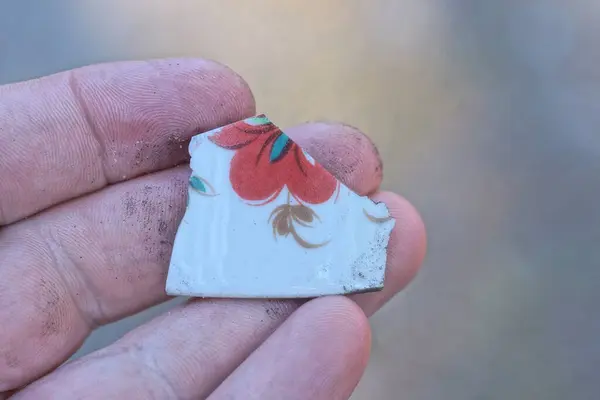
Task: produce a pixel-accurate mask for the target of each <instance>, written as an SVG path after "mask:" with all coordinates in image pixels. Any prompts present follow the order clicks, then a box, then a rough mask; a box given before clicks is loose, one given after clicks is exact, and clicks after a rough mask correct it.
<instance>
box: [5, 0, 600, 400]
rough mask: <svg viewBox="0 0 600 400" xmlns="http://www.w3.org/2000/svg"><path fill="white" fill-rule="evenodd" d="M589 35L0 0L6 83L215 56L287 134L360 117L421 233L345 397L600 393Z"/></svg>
mask: <svg viewBox="0 0 600 400" xmlns="http://www.w3.org/2000/svg"><path fill="white" fill-rule="evenodd" d="M599 39H600V2H597V1H590V0H569V1H565V0H539V1H538V0H525V1H524V0H502V1H497V0H490V1H487V0H462V1H461V0H377V1H375V0H372V1H358V0H322V1H320V2H308V1H301V0H288V1H286V2H282V1H277V0H255V1H252V2H249V1H248V2H242V1H236V0H221V1H208V0H204V1H200V0H189V1H186V0H145V1H142V0H129V1H120V0H97V1H94V0H54V1H44V0H37V1H34V0H3V1H2V3H1V4H0V83H8V82H14V81H18V80H24V79H28V78H32V77H37V76H40V75H45V74H49V73H53V72H57V71H59V70H64V69H69V68H73V67H78V66H82V65H86V64H91V63H96V62H104V61H113V60H125V59H144V58H155V57H169V56H194V57H208V58H212V59H216V60H219V61H221V62H223V63H225V64H228V65H229V66H231V67H232V68H233V69H235V70H237V71H238V72H239V73H240V74H241V75H243V76H244V77H245V78H246V80H247V81H248V82H249V83H250V85H251V86H252V87H253V89H254V93H255V95H256V99H257V103H258V110H259V111H261V112H267V113H268V114H269V116H271V117H272V118H273V119H274V120H275V121H277V122H278V124H280V125H282V126H287V125H292V124H296V123H299V122H303V121H305V120H314V119H323V118H325V119H332V120H342V121H345V122H348V123H350V124H352V125H355V126H357V127H359V128H361V129H362V130H363V131H365V132H368V133H369V134H370V135H371V137H372V138H373V140H374V141H375V142H376V143H377V145H378V146H379V148H380V150H381V153H382V156H383V159H384V163H385V172H386V175H385V182H384V183H385V186H386V188H388V189H393V190H395V191H398V192H400V193H402V194H403V195H404V196H406V197H407V198H408V199H409V200H410V201H412V202H413V203H414V204H415V205H416V206H417V208H419V210H420V211H421V212H422V215H423V217H424V219H425V222H426V225H427V227H428V232H429V240H430V243H429V254H428V257H427V260H426V264H425V267H424V268H423V270H422V272H421V273H420V275H419V276H418V278H417V279H416V281H415V282H414V284H412V285H411V286H410V287H409V288H408V289H407V290H406V291H404V292H403V293H402V294H400V295H399V296H397V297H396V298H395V299H394V300H393V301H392V302H391V303H389V304H388V305H387V306H386V307H385V308H384V309H383V310H382V311H380V312H379V313H378V314H377V315H375V316H374V317H373V318H372V323H373V329H374V333H373V334H374V344H373V352H372V359H371V363H370V365H369V368H368V370H367V373H366V375H365V377H364V379H363V381H362V382H361V384H360V385H359V387H358V388H357V390H356V392H355V395H354V397H353V399H356V400H361V399H409V400H413V399H414V400H430V399H431V400H437V399H451V400H454V399H457V400H458V399H461V400H462V399H544V400H551V399H598V398H600V379H598V376H599V375H598V371H597V370H596V368H597V367H598V366H599V365H600V340H599V339H600V212H598V209H597V208H598V203H599V195H600V67H599V65H600V45H599V42H598V40H599ZM167 307H169V305H168V304H167V305H163V306H160V307H157V308H155V309H153V310H150V311H148V312H146V313H144V314H141V315H138V316H135V317H133V318H130V319H127V320H125V321H121V322H118V323H116V324H112V325H109V326H106V327H103V328H101V329H99V330H98V331H96V332H95V333H94V334H93V335H92V336H91V337H90V339H89V340H88V341H87V342H86V343H85V345H84V347H83V348H82V349H81V351H80V353H79V354H83V353H86V352H89V351H92V350H94V349H96V348H98V347H101V346H104V345H106V344H108V343H110V342H112V341H114V340H115V339H116V338H118V337H120V336H121V335H122V334H123V333H124V332H125V331H127V330H128V329H131V328H132V327H133V326H135V325H136V324H139V323H140V322H142V321H145V320H146V319H148V318H150V317H152V316H153V315H155V314H156V313H158V312H160V311H162V310H164V309H165V308H167Z"/></svg>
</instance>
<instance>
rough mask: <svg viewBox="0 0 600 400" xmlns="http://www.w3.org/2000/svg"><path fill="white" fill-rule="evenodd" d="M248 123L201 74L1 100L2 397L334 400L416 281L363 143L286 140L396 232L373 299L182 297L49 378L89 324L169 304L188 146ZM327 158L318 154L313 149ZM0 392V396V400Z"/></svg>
mask: <svg viewBox="0 0 600 400" xmlns="http://www.w3.org/2000/svg"><path fill="white" fill-rule="evenodd" d="M254 113H255V105H254V99H253V96H252V94H251V92H250V89H249V88H248V86H247V85H246V83H245V82H244V81H243V80H242V79H241V78H240V77H238V76H237V75H235V74H234V73H233V72H232V71H230V70H229V69H227V68H225V67H223V66H221V65H218V64H216V63H213V62H208V61H203V60H194V59H187V60H161V61H149V62H124V63H115V64H105V65H96V66H90V67H86V68H81V69H76V70H72V71H67V72H63V73H59V74H56V75H52V76H48V77H44V78H41V79H37V80H33V81H28V82H22V83H17V84H12V85H6V86H0V271H1V276H2V278H1V280H0V326H1V327H2V328H1V331H0V332H1V333H0V392H4V396H8V394H9V393H12V392H13V391H14V393H15V394H14V398H15V399H35V400H39V399H61V400H65V399H117V398H118V399H121V398H123V399H192V398H194V399H195V398H206V397H209V398H211V399H286V400H293V399H347V398H348V397H349V396H350V394H351V393H352V391H353V389H354V387H355V385H356V384H357V382H358V380H359V378H360V377H361V374H362V373H363V370H364V368H365V366H366V364H367V359H368V356H369V346H370V330H369V324H368V321H367V318H366V316H370V315H372V314H373V313H374V312H375V311H376V310H377V309H378V308H380V307H381V306H382V305H383V304H384V303H385V302H386V301H387V300H389V299H390V298H391V297H392V296H393V295H394V294H395V293H396V292H397V291H399V290H400V289H402V288H403V287H404V286H405V285H406V284H407V283H408V282H409V281H410V280H411V279H412V277H413V276H414V275H415V273H416V271H417V269H418V267H419V265H420V263H421V261H422V258H423V255H424V251H425V233H424V228H423V224H422V222H421V219H420V218H419V216H418V214H417V213H416V212H415V210H414V209H413V208H412V207H411V206H410V205H409V204H408V203H407V202H406V201H405V200H403V199H402V198H401V197H399V196H397V195H395V194H392V193H388V192H379V191H378V188H379V185H380V183H381V179H382V167H381V161H380V160H379V157H378V154H377V150H376V149H375V148H374V146H373V144H372V143H371V142H370V141H369V139H367V137H366V136H364V135H363V134H362V133H360V132H359V131H357V130H356V129H354V128H351V127H349V126H345V125H341V124H334V123H307V124H303V125H299V126H296V127H293V128H290V129H287V130H286V132H287V133H288V134H289V135H290V137H292V139H294V140H296V141H297V142H298V143H299V144H300V145H302V146H304V147H305V148H306V149H307V150H308V151H309V153H311V154H313V156H314V157H315V158H316V159H317V160H319V161H320V162H321V163H322V164H324V166H325V167H326V168H328V169H329V170H330V171H332V172H333V173H334V174H336V175H337V176H338V178H340V179H341V180H342V181H343V182H344V183H345V184H346V185H348V186H349V187H350V188H352V189H354V190H355V191H357V192H358V193H361V194H371V195H372V196H373V198H374V199H376V200H379V201H384V202H385V203H387V205H388V207H389V208H390V210H391V213H392V215H393V216H394V217H395V218H396V219H397V224H396V228H395V230H394V232H393V233H392V237H391V239H390V245H389V257H388V265H387V271H386V282H385V289H384V290H383V291H381V292H377V293H370V294H361V295H355V296H350V297H349V298H347V297H324V298H318V299H315V300H312V301H309V302H306V303H303V304H302V303H301V302H299V301H293V300H290V301H264V300H226V299H223V300H200V299H198V300H192V301H189V302H187V303H186V304H184V305H182V306H179V307H177V308H175V309H174V310H172V311H170V312H167V313H165V314H164V315H162V316H159V317H158V318H156V319H154V320H153V321H151V322H149V323H147V324H145V325H143V326H141V327H139V328H137V329H135V330H134V331H132V332H130V333H129V334H127V335H126V336H125V337H123V338H122V339H121V340H119V341H117V342H116V343H114V344H112V345H111V346H108V347H107V348H104V349H102V350H100V351H97V352H95V353H92V354H89V355H88V356H85V357H83V358H80V359H78V360H76V361H73V362H69V363H66V364H64V365H62V366H60V367H59V368H57V367H58V366H59V365H60V364H61V363H63V362H64V361H65V360H66V359H67V358H68V357H69V356H71V355H72V354H73V353H74V352H75V351H76V350H77V348H78V347H79V346H80V345H81V344H82V342H83V341H84V339H85V338H86V336H88V335H89V333H90V332H91V331H92V330H93V329H94V328H96V327H98V326H100V325H102V324H106V323H108V322H111V321H115V320H118V319H120V318H123V317H125V316H128V315H131V314H133V313H136V312H139V311H141V310H143V309H145V308H147V307H149V306H152V305H154V304H157V303H159V302H162V301H165V300H167V299H168V298H167V296H166V295H165V289H164V287H165V277H166V272H167V266H168V261H169V257H170V250H171V246H172V243H173V238H174V235H175V231H176V229H177V224H178V222H179V220H180V218H181V217H182V215H183V212H184V209H185V198H186V190H187V177H188V176H189V171H188V168H187V167H186V166H185V165H184V163H185V162H186V160H187V140H188V139H189V138H190V137H191V136H192V135H194V134H195V133H198V132H202V131H207V130H209V129H212V128H215V127H218V126H221V125H225V124H228V123H231V122H234V121H237V120H240V119H243V118H245V117H248V116H251V115H253V114H254ZM322 149H326V150H322ZM2 396H3V395H2V394H0V398H2Z"/></svg>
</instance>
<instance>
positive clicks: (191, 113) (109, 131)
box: [0, 59, 254, 226]
mask: <svg viewBox="0 0 600 400" xmlns="http://www.w3.org/2000/svg"><path fill="white" fill-rule="evenodd" d="M252 114H254V98H253V96H252V93H251V91H250V89H249V88H248V85H247V84H246V83H245V82H244V81H243V80H242V78H240V77H239V76H238V75H237V74H235V73H234V72H233V71H231V70H230V69H228V68H227V67H225V66H223V65H220V64H218V63H215V62H212V61H207V60H201V59H166V60H155V61H134V62H120V63H111V64H100V65H93V66H88V67H83V68H79V69H75V70H71V71H66V72H61V73H58V74H55V75H51V76H47V77H44V78H40V79H36V80H32V81H27V82H20V83H17V84H12V85H6V86H0V193H1V194H2V195H1V196H0V226H2V225H5V224H9V223H12V222H14V221H17V220H19V219H21V218H24V217H27V216H30V215H32V214H34V213H37V212H39V211H41V210H43V209H45V208H48V207H50V206H52V205H54V204H58V203H61V202H63V201H66V200H69V199H72V198H74V197H77V196H80V195H83V194H86V193H90V192H92V191H95V190H98V189H101V188H102V187H104V186H106V185H108V184H111V183H115V182H119V181H122V180H127V179H130V178H133V177H136V176H139V175H142V174H145V173H148V172H152V171H156V170H160V169H164V168H168V167H171V166H174V165H176V164H178V163H181V162H183V161H185V160H186V159H187V148H186V141H187V140H188V139H189V138H190V137H191V136H192V135H194V134H196V133H198V132H202V131H206V130H210V129H213V128H216V127H218V126H222V125H226V124H228V123H231V122H234V121H237V120H240V119H243V118H246V117H248V116H251V115H252Z"/></svg>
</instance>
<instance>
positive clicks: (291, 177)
mask: <svg viewBox="0 0 600 400" xmlns="http://www.w3.org/2000/svg"><path fill="white" fill-rule="evenodd" d="M189 152H190V155H191V162H190V166H191V169H192V174H191V177H190V180H189V190H188V206H187V209H186V212H185V215H184V217H183V219H182V221H181V223H180V225H179V228H178V231H177V235H176V238H175V243H174V246H173V253H172V255H171V263H170V266H169V272H168V276H167V284H166V291H167V293H168V294H170V295H179V296H193V297H246V298H252V297H260V298H295V297H316V296H322V295H333V294H348V293H357V292H367V291H375V290H380V289H382V288H383V281H384V273H385V265H386V259H387V245H388V240H389V236H390V233H391V231H392V228H393V227H394V224H395V221H394V219H393V218H392V217H391V216H390V214H389V212H388V209H387V207H386V206H385V204H383V203H375V202H373V201H372V200H370V199H369V198H367V197H361V196H359V195H357V194H355V193H354V192H352V191H351V190H350V189H348V188H347V187H346V186H345V185H343V184H341V183H340V182H339V181H338V180H337V179H336V178H335V177H334V176H333V175H331V174H330V173H329V172H328V171H327V170H326V169H325V168H323V167H322V166H321V165H320V164H319V163H318V162H316V161H315V160H314V159H313V158H312V157H311V156H310V155H309V154H307V153H306V152H305V151H304V150H303V149H302V148H300V147H299V146H298V145H297V144H295V143H294V142H293V141H292V140H291V139H290V138H289V137H288V136H287V135H285V134H284V133H283V132H282V131H281V130H280V129H279V128H277V127H276V126H275V125H274V124H273V123H272V122H271V121H269V119H268V118H267V117H265V116H264V115H259V116H256V117H252V118H248V119H245V120H243V121H239V122H236V123H233V124H231V125H227V126H224V127H222V128H218V129H215V130H213V131H210V132H206V133H202V134H199V135H197V136H195V137H194V138H192V141H191V143H190V145H189Z"/></svg>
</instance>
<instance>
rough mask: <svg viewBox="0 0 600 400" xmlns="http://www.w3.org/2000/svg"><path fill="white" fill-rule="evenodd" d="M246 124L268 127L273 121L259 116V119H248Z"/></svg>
mask: <svg viewBox="0 0 600 400" xmlns="http://www.w3.org/2000/svg"><path fill="white" fill-rule="evenodd" d="M245 122H246V123H247V124H248V125H253V126H258V125H267V124H270V123H271V120H269V118H267V117H265V116H258V117H250V118H246V120H245Z"/></svg>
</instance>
